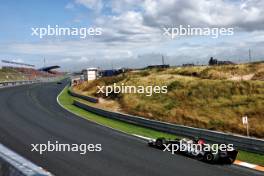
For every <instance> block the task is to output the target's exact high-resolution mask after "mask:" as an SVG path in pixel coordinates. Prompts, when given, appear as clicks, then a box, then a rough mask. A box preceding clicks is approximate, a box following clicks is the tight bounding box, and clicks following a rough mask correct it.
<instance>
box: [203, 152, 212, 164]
mask: <svg viewBox="0 0 264 176" xmlns="http://www.w3.org/2000/svg"><path fill="white" fill-rule="evenodd" d="M204 159H205V161H206V162H208V163H212V162H213V161H214V155H213V154H212V153H206V154H205V155H204Z"/></svg>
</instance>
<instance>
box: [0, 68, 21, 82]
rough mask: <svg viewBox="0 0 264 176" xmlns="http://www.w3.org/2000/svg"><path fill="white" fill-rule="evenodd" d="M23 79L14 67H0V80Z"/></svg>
mask: <svg viewBox="0 0 264 176" xmlns="http://www.w3.org/2000/svg"><path fill="white" fill-rule="evenodd" d="M23 79H25V78H24V77H23V75H22V74H21V73H19V72H18V71H16V70H14V69H0V81H15V80H23Z"/></svg>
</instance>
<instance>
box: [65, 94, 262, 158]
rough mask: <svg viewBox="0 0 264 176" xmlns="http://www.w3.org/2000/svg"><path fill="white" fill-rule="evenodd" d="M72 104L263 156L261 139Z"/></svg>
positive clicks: (101, 113) (152, 127)
mask: <svg viewBox="0 0 264 176" xmlns="http://www.w3.org/2000/svg"><path fill="white" fill-rule="evenodd" d="M70 94H73V92H72V91H70ZM73 95H74V96H75V97H78V98H83V95H79V94H77V93H74V94H73ZM73 104H74V105H75V106H78V107H80V108H82V109H84V110H87V111H90V112H92V113H95V114H97V115H101V116H104V117H107V118H111V119H115V120H120V121H123V122H127V123H131V124H135V125H138V126H142V127H147V128H151V129H154V130H158V131H163V132H167V133H171V134H175V135H179V136H183V137H200V138H204V139H206V140H207V141H208V142H212V143H230V144H233V145H234V146H235V147H237V148H238V149H241V150H245V151H250V152H255V153H259V154H264V140H262V139H257V138H250V137H245V136H239V135H235V134H228V133H223V132H217V131H212V130H206V129H200V128H193V127H188V126H184V125H176V124H171V123H166V122H161V121H156V120H150V119H146V118H143V117H139V116H132V115H128V114H123V113H117V112H110V111H106V110H103V109H99V108H95V107H92V106H88V105H87V104H84V103H81V102H78V101H74V102H73Z"/></svg>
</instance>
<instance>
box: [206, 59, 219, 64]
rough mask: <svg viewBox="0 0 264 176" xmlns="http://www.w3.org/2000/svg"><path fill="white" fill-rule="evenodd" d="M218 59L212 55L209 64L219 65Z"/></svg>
mask: <svg viewBox="0 0 264 176" xmlns="http://www.w3.org/2000/svg"><path fill="white" fill-rule="evenodd" d="M217 63H218V62H217V59H214V58H213V57H210V60H209V62H208V64H209V65H217Z"/></svg>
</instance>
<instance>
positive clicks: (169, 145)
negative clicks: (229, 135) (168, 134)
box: [148, 138, 238, 164]
mask: <svg viewBox="0 0 264 176" xmlns="http://www.w3.org/2000/svg"><path fill="white" fill-rule="evenodd" d="M148 145H149V146H151V147H155V148H158V149H161V150H163V151H169V152H171V153H172V154H175V153H178V154H182V155H186V156H189V157H192V158H195V159H198V160H201V161H205V162H208V163H222V164H232V163H233V162H234V161H235V159H236V156H237V154H238V151H237V150H236V149H234V148H233V145H230V144H229V145H226V144H209V143H206V142H205V140H203V139H198V138H196V139H186V138H184V139H180V140H178V139H175V140H167V139H165V138H157V139H156V140H151V141H149V142H148Z"/></svg>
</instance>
